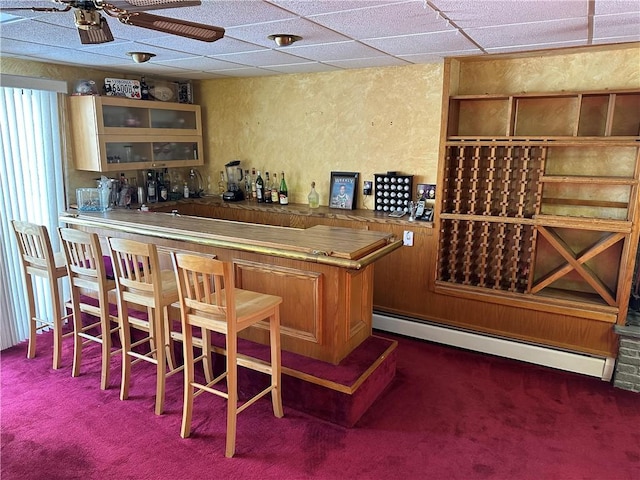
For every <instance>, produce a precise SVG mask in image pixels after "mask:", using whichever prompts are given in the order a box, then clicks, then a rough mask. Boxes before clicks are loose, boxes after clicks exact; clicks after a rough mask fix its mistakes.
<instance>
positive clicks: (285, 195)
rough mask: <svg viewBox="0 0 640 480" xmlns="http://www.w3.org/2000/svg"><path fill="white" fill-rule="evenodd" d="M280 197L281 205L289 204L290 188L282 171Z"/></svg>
mask: <svg viewBox="0 0 640 480" xmlns="http://www.w3.org/2000/svg"><path fill="white" fill-rule="evenodd" d="M278 197H279V199H280V205H288V204H289V190H288V189H287V182H286V181H285V180H284V172H282V173H280V190H279V191H278Z"/></svg>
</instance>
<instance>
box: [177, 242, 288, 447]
mask: <svg viewBox="0 0 640 480" xmlns="http://www.w3.org/2000/svg"><path fill="white" fill-rule="evenodd" d="M171 259H172V261H173V265H174V269H175V272H176V279H177V283H178V291H179V294H180V311H181V319H182V332H183V336H184V338H183V349H184V365H185V373H184V387H185V388H184V405H183V408H182V429H181V432H180V435H181V436H182V438H187V437H188V436H189V435H190V432H191V417H192V411H193V399H194V397H195V396H197V395H199V394H201V393H202V392H209V393H212V394H215V395H218V396H221V397H223V398H226V399H227V441H226V450H225V456H227V457H232V456H233V455H234V453H235V446H236V424H237V416H238V414H239V413H240V412H242V411H243V410H244V409H245V408H247V407H248V406H249V405H251V404H253V403H254V402H255V401H257V400H258V399H259V398H261V397H263V396H265V395H266V394H267V393H269V392H271V401H272V403H273V413H274V415H275V416H276V417H278V418H280V417H282V416H283V411H282V395H281V390H280V377H281V363H280V304H281V303H282V298H280V297H277V296H275V295H267V294H263V293H257V292H251V291H248V290H242V289H239V288H235V280H234V274H233V265H232V264H231V263H229V262H222V261H220V260H216V259H212V258H204V257H202V256H198V255H191V254H184V253H175V252H172V253H171ZM262 320H267V321H268V322H269V340H270V346H271V363H270V364H269V363H266V362H263V361H260V360H257V359H252V358H249V357H246V356H242V355H238V332H240V331H241V330H244V329H246V328H248V327H250V326H251V325H254V324H256V323H258V322H260V321H262ZM192 327H200V328H203V329H206V330H207V331H212V332H218V333H221V334H224V335H225V337H226V361H227V366H226V371H225V372H223V373H222V374H221V375H219V376H218V377H216V378H214V379H213V380H211V381H208V380H207V384H206V385H204V384H201V383H198V382H196V381H195V376H194V371H195V368H194V363H195V361H197V360H198V359H197V358H194V353H193V333H192ZM208 337H209V335H208V334H207V335H205V336H204V338H205V339H206V343H208V344H210V343H211V342H210V341H209V338H208ZM206 353H207V348H206V347H205V348H203V354H206ZM238 365H240V366H243V367H246V368H251V369H253V370H257V371H259V372H262V373H266V374H268V375H270V376H271V384H270V385H269V386H268V387H267V388H266V389H264V390H263V391H261V392H259V393H258V394H256V395H255V396H253V397H252V398H251V399H249V400H247V401H245V402H243V403H242V404H241V405H239V404H238V375H237V370H238ZM225 378H226V380H227V382H226V383H227V389H226V392H225V391H222V390H220V389H217V388H212V387H213V386H214V385H215V384H217V383H219V382H220V381H221V380H224V379H225Z"/></svg>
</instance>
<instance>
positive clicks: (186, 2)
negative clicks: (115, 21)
mask: <svg viewBox="0 0 640 480" xmlns="http://www.w3.org/2000/svg"><path fill="white" fill-rule="evenodd" d="M102 3H104V4H108V5H111V6H114V7H115V8H116V9H119V10H125V11H127V12H142V11H145V10H157V9H161V8H178V7H194V6H198V5H201V4H202V2H201V1H200V0H107V1H103V2H102ZM108 5H105V8H106V9H108V8H109V6H108Z"/></svg>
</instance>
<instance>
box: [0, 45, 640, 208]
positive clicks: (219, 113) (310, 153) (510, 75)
mask: <svg viewBox="0 0 640 480" xmlns="http://www.w3.org/2000/svg"><path fill="white" fill-rule="evenodd" d="M1 62H2V63H1V68H2V71H3V73H11V74H15V75H27V76H35V77H46V78H53V79H57V80H66V81H68V82H70V84H69V85H70V89H72V88H73V82H74V81H75V80H76V79H78V78H91V79H94V80H96V81H98V80H102V79H103V78H104V77H106V76H113V73H109V72H105V71H100V70H92V69H83V68H74V67H67V66H60V65H51V64H44V63H37V62H27V61H22V60H15V59H8V58H3V59H1ZM118 76H122V74H118ZM452 77H453V78H454V79H455V82H454V83H453V85H452V87H454V91H452V93H456V92H455V89H456V88H457V89H458V92H457V93H460V94H465V93H485V92H486V93H517V92H523V91H528V92H532V91H540V92H544V91H557V90H563V89H564V90H592V89H593V90H603V89H606V88H612V89H613V88H638V87H639V86H640V44H637V43H636V44H632V45H626V46H623V47H608V48H605V47H596V48H582V49H574V50H570V51H564V52H554V53H552V54H544V55H543V54H539V55H535V54H530V55H527V56H525V57H522V58H511V59H507V58H502V57H491V58H488V57H482V58H480V57H476V58H473V59H470V58H464V59H460V61H453V62H452ZM458 83H459V86H458ZM194 86H195V94H196V102H197V103H199V104H201V105H202V108H203V123H204V131H205V137H206V138H205V156H206V165H205V166H204V167H203V168H202V173H203V175H204V177H205V178H206V177H207V176H211V178H212V183H214V184H215V182H216V181H217V179H218V172H219V171H220V170H221V169H222V168H223V165H224V164H225V163H227V162H229V161H231V160H235V159H238V160H241V161H242V163H241V165H242V166H243V168H251V167H255V168H256V169H258V168H259V169H262V170H263V171H264V170H268V171H273V170H276V171H278V172H280V171H282V170H284V171H285V172H286V176H287V181H288V184H289V190H290V192H291V194H292V201H294V202H306V195H307V193H308V191H309V184H310V182H311V181H312V180H313V181H315V182H316V183H317V185H318V191H319V193H320V195H321V203H322V204H325V205H326V203H327V200H328V188H329V176H330V172H331V171H354V172H359V173H360V175H361V177H360V179H361V181H360V186H362V180H365V179H373V174H374V173H379V172H386V171H387V170H397V171H400V172H402V173H406V174H414V175H416V177H415V181H416V182H427V183H431V182H435V179H436V170H437V162H438V153H439V152H438V149H439V136H440V123H441V102H442V92H443V65H442V64H437V65H433V64H432V65H412V66H406V67H390V68H373V69H361V70H349V71H340V72H330V73H316V74H300V75H282V76H273V77H260V78H245V79H220V80H204V81H200V82H194ZM96 176H97V174H95V173H86V172H77V171H75V170H73V168H72V166H69V169H68V175H67V185H68V190H69V191H70V192H74V191H75V187H76V186H86V185H87V184H89V182H91V181H93V179H94V178H95V177H96ZM70 198H71V196H70ZM360 200H361V201H359V202H358V207H368V208H372V206H373V205H372V198H368V199H367V201H366V202H364V203H363V202H362V197H361V199H360Z"/></svg>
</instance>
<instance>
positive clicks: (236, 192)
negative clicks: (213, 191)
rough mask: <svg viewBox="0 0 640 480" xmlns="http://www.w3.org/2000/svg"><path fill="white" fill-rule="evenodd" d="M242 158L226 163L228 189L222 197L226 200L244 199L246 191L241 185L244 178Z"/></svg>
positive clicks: (236, 200)
mask: <svg viewBox="0 0 640 480" xmlns="http://www.w3.org/2000/svg"><path fill="white" fill-rule="evenodd" d="M238 165H240V160H234V161H232V162H229V163H227V164H226V165H225V168H226V169H227V191H226V192H224V193H223V194H222V199H223V200H224V201H226V202H238V201H240V200H244V193H243V192H242V188H241V187H240V182H241V181H242V179H243V178H244V177H243V175H242V168H240V167H239V166H238Z"/></svg>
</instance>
